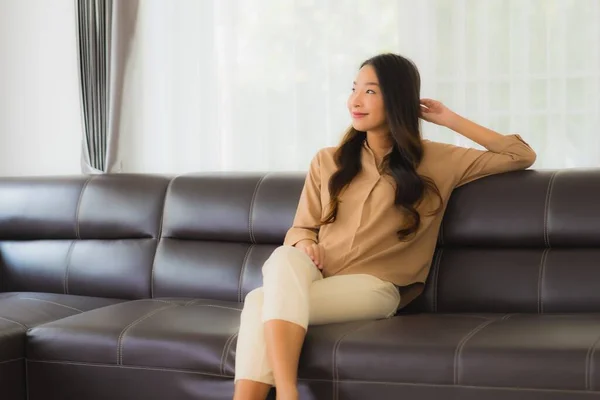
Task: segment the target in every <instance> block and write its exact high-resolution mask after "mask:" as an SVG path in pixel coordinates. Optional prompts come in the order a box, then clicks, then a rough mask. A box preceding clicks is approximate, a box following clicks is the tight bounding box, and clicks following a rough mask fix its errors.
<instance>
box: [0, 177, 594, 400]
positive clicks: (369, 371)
mask: <svg viewBox="0 0 600 400" xmlns="http://www.w3.org/2000/svg"><path fill="white" fill-rule="evenodd" d="M303 178H304V176H303V174H300V173H298V174H267V175H258V174H207V175H193V176H192V175H190V176H179V177H176V178H170V177H164V176H149V175H116V176H98V177H93V178H89V177H66V178H60V177H55V178H49V177H46V178H10V179H9V178H2V179H0V292H1V293H0V398H1V399H2V400H24V399H29V400H42V399H60V400H81V399H85V400H104V399H115V400H116V399H123V400H135V399H140V400H142V399H169V400H170V399H178V400H191V399H230V398H231V396H232V393H233V379H232V377H233V371H234V359H235V345H236V334H237V330H238V324H239V315H240V310H241V308H242V301H243V299H244V296H245V295H246V294H247V293H248V292H249V291H250V290H252V289H253V288H255V287H258V286H260V285H261V274H260V268H261V265H262V263H263V262H264V261H265V260H266V259H267V257H268V256H269V254H270V253H271V252H272V251H273V249H275V248H276V247H277V246H278V245H279V244H280V243H281V242H282V240H283V236H284V234H285V231H286V229H287V228H288V226H289V225H290V224H291V221H292V217H293V214H294V211H295V208H296V204H297V201H298V196H299V193H300V190H301V188H302V183H303ZM398 267H399V268H401V265H399V266H398ZM599 347H600V170H561V171H522V172H515V173H509V174H503V175H497V176H493V177H489V178H484V179H481V180H479V181H476V182H473V183H471V184H468V185H466V186H464V187H462V188H459V189H457V190H456V191H455V192H454V194H453V196H452V199H451V202H450V204H449V208H448V211H447V213H446V216H445V218H444V224H443V227H442V229H441V232H440V239H439V247H438V249H437V252H436V255H435V258H434V261H433V267H432V270H431V274H430V277H429V280H428V283H427V287H426V291H425V292H424V294H423V295H422V296H421V297H419V298H418V299H417V300H416V301H415V302H413V303H412V304H411V305H409V307H407V308H406V309H404V310H402V311H401V312H400V313H399V314H398V315H397V316H396V317H394V318H391V319H389V320H381V321H371V322H356V323H347V324H334V325H326V326H316V327H311V328H310V329H309V333H308V336H307V340H306V344H305V346H304V349H303V353H302V359H301V366H300V373H299V376H300V390H301V396H302V398H303V399H339V400H342V399H348V400H351V399H352V400H354V399H461V400H475V399H476V400H482V399H493V400H501V399H523V400H532V399H552V400H566V399H569V400H570V399H574V400H577V399H591V398H600V350H599V349H598V348H599Z"/></svg>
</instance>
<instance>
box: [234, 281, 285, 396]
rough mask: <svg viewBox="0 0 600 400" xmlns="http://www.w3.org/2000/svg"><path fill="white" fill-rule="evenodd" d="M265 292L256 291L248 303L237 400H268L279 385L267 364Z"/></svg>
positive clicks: (241, 337) (237, 359)
mask: <svg viewBox="0 0 600 400" xmlns="http://www.w3.org/2000/svg"><path fill="white" fill-rule="evenodd" d="M262 310H263V290H262V288H258V289H254V290H253V291H251V292H250V293H248V295H246V299H245V300H244V309H243V310H242V315H241V317H240V329H239V333H238V338H237V345H236V350H235V379H234V382H235V393H234V395H233V398H234V400H265V399H266V397H267V395H268V394H269V391H270V390H271V387H272V386H274V385H275V380H274V379H273V371H272V370H271V366H270V365H269V363H268V360H267V348H266V344H265V334H264V330H263V323H262Z"/></svg>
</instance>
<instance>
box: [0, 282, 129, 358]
mask: <svg viewBox="0 0 600 400" xmlns="http://www.w3.org/2000/svg"><path fill="white" fill-rule="evenodd" d="M121 301H123V300H116V299H103V298H96V297H84V296H72V295H65V294H54V293H27V292H9V293H0V362H2V361H7V360H12V359H16V358H22V357H23V356H24V354H25V351H24V349H25V333H26V332H27V330H28V329H29V328H32V327H34V326H37V325H41V324H44V323H46V322H51V321H55V320H58V319H61V318H65V317H70V316H72V315H77V314H81V313H83V312H85V311H88V310H92V309H95V308H99V307H104V306H107V305H111V304H115V303H119V302H121Z"/></svg>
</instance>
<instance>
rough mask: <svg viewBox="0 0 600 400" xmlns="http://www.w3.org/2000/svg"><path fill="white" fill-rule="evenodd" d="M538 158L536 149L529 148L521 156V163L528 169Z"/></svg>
mask: <svg viewBox="0 0 600 400" xmlns="http://www.w3.org/2000/svg"><path fill="white" fill-rule="evenodd" d="M536 159H537V154H536V152H535V151H533V150H531V149H528V151H527V152H525V153H524V154H523V155H522V156H521V157H519V164H520V165H521V167H522V168H523V169H527V168H529V167H531V166H532V165H533V164H534V163H535V161H536Z"/></svg>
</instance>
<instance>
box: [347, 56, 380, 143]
mask: <svg viewBox="0 0 600 400" xmlns="http://www.w3.org/2000/svg"><path fill="white" fill-rule="evenodd" d="M348 110H349V111H350V115H351V117H352V126H353V127H354V129H356V130H357V131H361V132H369V131H370V132H387V131H389V129H388V126H387V121H386V115H385V107H384V103H383V94H382V93H381V88H380V86H379V79H377V74H376V72H375V68H373V67H372V66H371V65H368V64H367V65H365V66H363V67H362V68H361V69H360V70H359V71H358V75H357V76H356V80H355V81H354V83H353V85H352V93H351V94H350V97H349V98H348Z"/></svg>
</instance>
